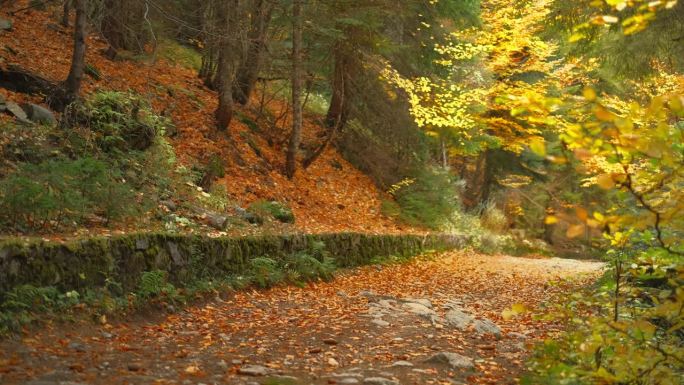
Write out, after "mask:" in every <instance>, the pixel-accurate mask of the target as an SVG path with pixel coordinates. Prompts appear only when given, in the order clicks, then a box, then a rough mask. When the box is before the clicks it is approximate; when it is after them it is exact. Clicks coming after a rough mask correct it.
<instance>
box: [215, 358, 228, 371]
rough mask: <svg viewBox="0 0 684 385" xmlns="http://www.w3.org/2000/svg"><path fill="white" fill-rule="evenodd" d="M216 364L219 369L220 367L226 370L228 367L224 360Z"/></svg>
mask: <svg viewBox="0 0 684 385" xmlns="http://www.w3.org/2000/svg"><path fill="white" fill-rule="evenodd" d="M216 366H218V367H219V369H221V370H228V368H229V366H228V363H227V362H226V361H224V360H221V361H219V362H217V363H216Z"/></svg>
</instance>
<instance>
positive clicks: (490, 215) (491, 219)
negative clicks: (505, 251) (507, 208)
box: [480, 201, 508, 234]
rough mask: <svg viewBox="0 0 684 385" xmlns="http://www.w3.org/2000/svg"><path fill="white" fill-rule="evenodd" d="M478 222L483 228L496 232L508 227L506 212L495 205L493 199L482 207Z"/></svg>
mask: <svg viewBox="0 0 684 385" xmlns="http://www.w3.org/2000/svg"><path fill="white" fill-rule="evenodd" d="M480 223H481V224H482V227H484V228H485V229H487V230H489V231H491V232H494V233H497V234H501V233H503V232H505V231H506V229H508V219H507V218H506V214H504V212H503V211H502V210H501V209H499V208H498V207H496V204H495V203H494V201H489V202H487V203H486V204H485V205H484V207H483V208H482V214H481V215H480Z"/></svg>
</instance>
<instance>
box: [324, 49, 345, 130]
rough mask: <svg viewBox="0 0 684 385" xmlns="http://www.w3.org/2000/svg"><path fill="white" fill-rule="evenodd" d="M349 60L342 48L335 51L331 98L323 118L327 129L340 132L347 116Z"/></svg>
mask: <svg viewBox="0 0 684 385" xmlns="http://www.w3.org/2000/svg"><path fill="white" fill-rule="evenodd" d="M348 67H349V59H348V56H347V52H346V49H345V48H344V47H342V46H339V45H338V47H336V49H335V68H334V70H333V78H332V98H331V99H330V107H328V113H327V115H326V117H325V124H326V126H327V127H328V128H329V129H333V128H334V129H337V130H338V131H341V130H342V128H344V126H345V124H346V123H347V117H348V115H349V97H350V84H349V75H348Z"/></svg>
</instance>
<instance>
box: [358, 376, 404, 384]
mask: <svg viewBox="0 0 684 385" xmlns="http://www.w3.org/2000/svg"><path fill="white" fill-rule="evenodd" d="M363 383H364V384H366V385H399V383H398V382H396V381H394V380H390V379H389V378H385V377H368V378H365V379H364V380H363Z"/></svg>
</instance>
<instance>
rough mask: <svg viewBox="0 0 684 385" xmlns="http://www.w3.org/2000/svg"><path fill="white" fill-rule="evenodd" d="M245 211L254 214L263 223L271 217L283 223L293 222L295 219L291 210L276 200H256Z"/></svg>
mask: <svg viewBox="0 0 684 385" xmlns="http://www.w3.org/2000/svg"><path fill="white" fill-rule="evenodd" d="M247 211H248V212H249V213H251V214H254V215H255V216H256V217H257V219H258V222H259V223H263V222H265V221H267V220H268V219H271V218H273V219H276V220H278V221H280V222H283V223H294V221H295V217H294V214H293V213H292V210H291V209H290V208H289V207H288V206H286V205H285V204H283V203H280V202H277V201H267V200H263V199H262V200H258V201H256V202H254V203H252V204H251V205H249V207H248V208H247Z"/></svg>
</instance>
